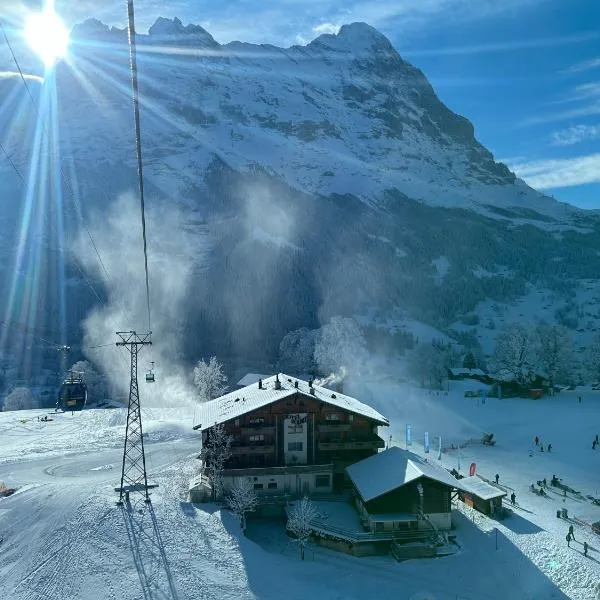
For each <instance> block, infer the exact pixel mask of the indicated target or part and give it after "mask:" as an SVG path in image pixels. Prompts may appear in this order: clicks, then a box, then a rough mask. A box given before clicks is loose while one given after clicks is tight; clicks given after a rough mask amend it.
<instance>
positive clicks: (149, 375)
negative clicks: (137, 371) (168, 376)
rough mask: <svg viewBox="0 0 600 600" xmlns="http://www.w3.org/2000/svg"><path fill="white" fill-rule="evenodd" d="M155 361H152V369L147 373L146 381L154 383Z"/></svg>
mask: <svg viewBox="0 0 600 600" xmlns="http://www.w3.org/2000/svg"><path fill="white" fill-rule="evenodd" d="M153 369H154V363H152V367H151V368H150V370H149V371H148V372H147V373H146V383H154V372H153Z"/></svg>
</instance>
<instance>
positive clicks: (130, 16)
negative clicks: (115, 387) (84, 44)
mask: <svg viewBox="0 0 600 600" xmlns="http://www.w3.org/2000/svg"><path fill="white" fill-rule="evenodd" d="M127 33H128V38H129V62H130V65H131V88H132V95H133V118H134V128H135V152H136V156H137V171H138V184H139V188H140V208H141V212H142V239H143V241H144V271H145V274H146V304H147V307H148V331H150V332H151V331H152V325H151V318H150V284H149V278H148V247H147V241H146V215H145V204H144V176H143V162H142V139H141V133H140V106H139V87H138V74H137V56H136V46H135V19H134V13H133V0H127Z"/></svg>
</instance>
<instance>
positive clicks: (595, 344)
mask: <svg viewBox="0 0 600 600" xmlns="http://www.w3.org/2000/svg"><path fill="white" fill-rule="evenodd" d="M586 359H587V360H586V363H587V370H588V376H589V377H590V378H591V379H592V382H593V383H597V382H599V381H600V336H597V337H595V338H594V339H593V340H592V343H591V344H590V345H589V346H588V348H587V351H586Z"/></svg>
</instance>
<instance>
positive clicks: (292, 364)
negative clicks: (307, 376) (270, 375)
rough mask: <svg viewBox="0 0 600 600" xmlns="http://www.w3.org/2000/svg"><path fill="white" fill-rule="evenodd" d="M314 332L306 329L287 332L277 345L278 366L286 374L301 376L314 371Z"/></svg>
mask: <svg viewBox="0 0 600 600" xmlns="http://www.w3.org/2000/svg"><path fill="white" fill-rule="evenodd" d="M315 343H316V330H311V329H308V328H306V327H302V328H301V329H295V330H294V331H290V332H288V333H287V334H286V335H285V336H284V337H283V339H282V340H281V343H280V344H279V364H280V366H281V370H283V371H285V372H286V373H290V374H295V375H301V374H304V373H311V372H312V371H313V369H314V355H315Z"/></svg>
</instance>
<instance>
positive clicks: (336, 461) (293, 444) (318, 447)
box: [202, 392, 385, 479]
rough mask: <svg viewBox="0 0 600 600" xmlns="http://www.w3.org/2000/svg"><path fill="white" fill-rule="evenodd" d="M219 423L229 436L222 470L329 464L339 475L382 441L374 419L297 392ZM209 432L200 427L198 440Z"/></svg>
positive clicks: (367, 454)
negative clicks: (228, 456)
mask: <svg viewBox="0 0 600 600" xmlns="http://www.w3.org/2000/svg"><path fill="white" fill-rule="evenodd" d="M242 401H243V400H240V402H242ZM224 426H225V429H226V431H227V432H228V433H229V434H230V435H231V436H232V437H233V441H232V444H231V458H230V459H229V460H228V462H227V464H226V465H225V468H226V469H227V470H238V469H264V468H271V467H284V466H287V467H296V466H301V465H325V464H328V465H333V472H334V473H335V474H338V479H339V476H340V475H341V476H342V477H343V470H344V468H345V467H346V466H348V465H349V464H352V463H355V462H358V461H360V460H362V459H363V458H366V457H368V456H371V455H372V454H375V453H377V450H378V449H379V448H383V447H384V446H385V443H384V441H383V440H382V439H381V438H380V437H379V436H378V435H377V427H378V424H377V422H376V421H374V420H372V419H370V418H368V417H365V416H363V415H359V414H356V413H353V412H351V411H350V410H347V409H343V408H339V407H336V406H333V405H331V404H327V403H326V402H323V401H321V400H319V399H318V398H316V397H312V396H311V395H307V394H303V393H301V392H296V393H295V394H293V395H291V396H288V397H287V398H284V399H281V400H278V401H275V402H273V403H271V404H268V405H266V406H263V407H261V408H258V409H255V410H251V411H249V412H247V413H245V414H242V415H240V416H237V417H234V418H232V419H230V420H228V421H225V422H224ZM210 435H211V429H210V428H209V429H207V430H205V431H203V433H202V441H203V444H206V443H207V441H208V438H209V436H210Z"/></svg>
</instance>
